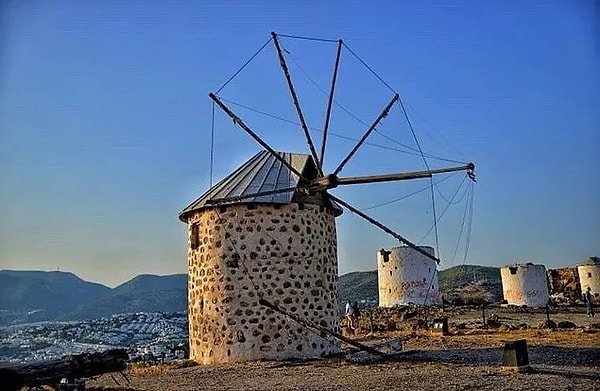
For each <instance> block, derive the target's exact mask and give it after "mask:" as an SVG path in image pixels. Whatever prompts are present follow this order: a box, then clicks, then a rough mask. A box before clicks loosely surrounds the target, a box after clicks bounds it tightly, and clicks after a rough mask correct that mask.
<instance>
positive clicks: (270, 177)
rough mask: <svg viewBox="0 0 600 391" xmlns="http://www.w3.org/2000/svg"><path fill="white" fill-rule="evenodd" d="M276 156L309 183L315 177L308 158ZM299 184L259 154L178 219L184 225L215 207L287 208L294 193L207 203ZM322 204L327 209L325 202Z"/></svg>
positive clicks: (263, 153)
mask: <svg viewBox="0 0 600 391" xmlns="http://www.w3.org/2000/svg"><path fill="white" fill-rule="evenodd" d="M278 154H279V156H281V157H282V158H284V159H285V160H286V161H287V162H288V163H289V164H290V165H291V166H292V167H294V169H296V170H297V171H298V172H300V173H302V175H303V176H304V177H305V178H306V179H309V180H311V179H315V178H316V177H317V169H316V165H315V163H314V161H313V159H312V157H311V156H310V155H305V154H299V153H289V152H278ZM300 182H301V179H300V178H299V177H298V175H296V174H294V173H293V172H292V171H290V169H289V168H288V167H286V166H285V165H283V163H282V162H281V161H279V160H278V159H276V158H275V157H274V156H273V155H272V154H271V153H269V152H267V151H261V152H259V153H257V154H256V155H254V156H253V157H252V158H251V159H250V160H248V161H247V162H246V163H244V164H243V165H242V166H240V167H239V168H238V169H236V170H235V171H234V172H232V173H231V174H229V175H228V176H227V177H225V179H223V180H222V181H220V182H219V183H217V184H216V185H215V186H213V187H212V188H210V189H209V190H208V191H207V192H206V193H204V194H203V195H201V196H200V198H198V199H197V200H195V201H194V202H192V203H191V204H190V205H189V206H188V207H186V208H185V209H184V210H182V211H181V213H180V214H179V219H180V220H181V221H183V222H186V221H187V220H186V218H187V215H188V214H189V213H191V212H194V211H197V210H201V209H204V208H209V207H215V206H217V205H233V204H251V203H263V204H264V203H267V204H289V203H291V202H292V200H293V199H294V196H295V195H296V191H294V190H292V191H289V192H284V193H277V194H269V195H262V196H257V197H256V196H255V197H248V198H243V199H241V200H235V201H233V200H232V201H226V202H219V203H218V204H215V203H211V202H210V201H212V200H218V199H224V198H233V197H239V196H243V195H247V194H256V193H263V192H269V191H273V190H280V189H287V188H293V187H298V186H300V185H301V183H300ZM326 204H328V205H331V203H330V201H328V200H327V202H326ZM333 207H334V208H335V209H336V214H341V210H340V209H339V207H338V206H337V205H334V206H333Z"/></svg>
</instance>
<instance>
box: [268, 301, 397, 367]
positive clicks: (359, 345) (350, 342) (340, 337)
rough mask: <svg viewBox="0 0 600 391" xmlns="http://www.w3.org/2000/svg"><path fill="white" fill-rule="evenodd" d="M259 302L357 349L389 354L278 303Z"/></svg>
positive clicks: (379, 354) (383, 354) (381, 354)
mask: <svg viewBox="0 0 600 391" xmlns="http://www.w3.org/2000/svg"><path fill="white" fill-rule="evenodd" d="M258 303H259V304H260V305H264V306H265V307H267V308H270V309H272V310H273V311H275V312H279V313H280V314H282V315H285V316H288V317H289V318H291V319H292V320H293V321H295V322H297V323H299V324H301V325H302V326H304V327H307V328H310V329H313V330H316V331H319V332H320V333H324V334H327V335H329V336H331V337H333V338H335V339H337V340H340V341H342V342H345V343H347V344H348V345H351V346H354V347H355V348H357V349H360V350H364V351H365V352H368V353H371V354H374V355H376V356H384V357H386V356H388V354H386V353H384V352H381V351H379V350H377V349H374V348H372V347H370V346H367V345H364V344H362V343H360V342H357V341H354V340H352V339H350V338H346V337H344V336H343V335H341V334H338V333H336V332H334V331H331V330H329V329H327V328H325V327H322V326H320V325H318V324H315V323H312V322H309V321H307V320H304V319H302V318H300V317H299V316H297V315H294V314H292V313H290V312H288V311H286V310H285V309H283V308H281V307H279V306H278V305H276V304H274V303H271V302H270V301H267V300H266V299H264V298H260V299H259V300H258Z"/></svg>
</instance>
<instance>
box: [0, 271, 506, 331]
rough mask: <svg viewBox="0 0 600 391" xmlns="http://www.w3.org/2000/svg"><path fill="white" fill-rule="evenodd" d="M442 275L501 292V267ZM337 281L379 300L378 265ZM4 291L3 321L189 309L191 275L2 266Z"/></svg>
mask: <svg viewBox="0 0 600 391" xmlns="http://www.w3.org/2000/svg"><path fill="white" fill-rule="evenodd" d="M439 278H440V281H439V283H440V289H441V292H442V294H444V295H446V297H447V298H454V297H460V296H462V295H464V294H467V293H468V294H473V292H474V294H475V295H479V294H480V293H483V294H485V296H486V297H489V299H490V300H494V301H495V300H498V299H499V297H500V296H499V295H501V292H502V288H501V282H500V272H499V269H498V268H494V267H486V266H455V267H452V268H450V269H446V270H442V271H440V277H439ZM473 280H480V281H478V282H477V283H474V281H473ZM338 281H339V298H340V303H345V302H346V301H347V300H367V301H370V302H372V303H373V304H375V303H377V301H378V289H377V271H369V272H354V273H348V274H345V275H343V276H340V277H339V280H338ZM482 281H483V282H482ZM0 297H1V298H2V300H0V325H7V324H15V323H24V322H34V321H41V320H81V319H93V318H100V317H107V316H111V315H113V314H119V313H135V312H176V311H185V310H186V309H187V275H186V274H173V275H169V276H155V275H148V274H143V275H139V276H137V277H135V278H133V279H131V280H130V281H127V282H125V283H124V284H122V285H119V286H118V287H116V288H114V289H111V288H108V287H106V286H104V285H101V284H96V283H92V282H88V281H84V280H82V279H80V278H79V277H77V276H75V275H74V274H72V273H66V272H40V271H10V270H3V271H0Z"/></svg>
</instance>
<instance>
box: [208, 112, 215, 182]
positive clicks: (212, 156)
mask: <svg viewBox="0 0 600 391" xmlns="http://www.w3.org/2000/svg"><path fill="white" fill-rule="evenodd" d="M210 124H211V126H210V168H209V177H210V179H209V181H210V186H209V189H212V186H213V164H214V159H215V102H213V103H212V112H211V116H210Z"/></svg>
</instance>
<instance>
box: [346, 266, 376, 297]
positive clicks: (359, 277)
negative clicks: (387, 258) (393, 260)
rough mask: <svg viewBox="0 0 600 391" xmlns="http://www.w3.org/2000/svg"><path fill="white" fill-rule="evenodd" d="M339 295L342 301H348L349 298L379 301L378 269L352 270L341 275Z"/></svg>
mask: <svg viewBox="0 0 600 391" xmlns="http://www.w3.org/2000/svg"><path fill="white" fill-rule="evenodd" d="M338 296H339V302H340V303H346V302H348V300H352V301H354V300H368V301H378V300H379V292H378V287H377V270H373V271H370V272H352V273H348V274H344V275H342V276H340V277H339V279H338Z"/></svg>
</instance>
